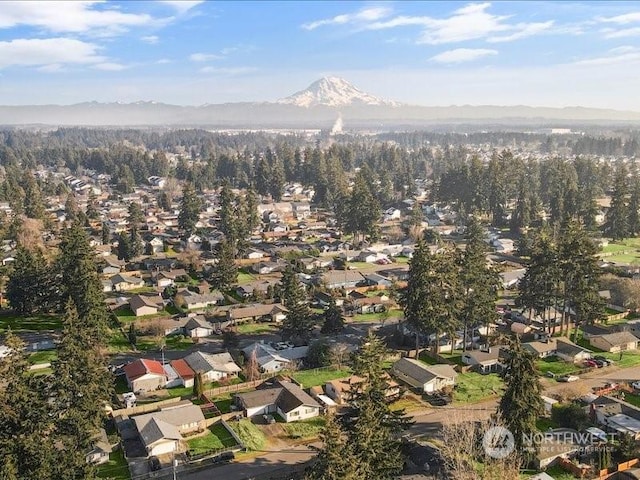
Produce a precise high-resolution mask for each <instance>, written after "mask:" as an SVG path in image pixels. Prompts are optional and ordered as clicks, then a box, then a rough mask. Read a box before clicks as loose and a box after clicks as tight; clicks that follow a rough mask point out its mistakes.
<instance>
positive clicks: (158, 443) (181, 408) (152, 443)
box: [132, 401, 206, 456]
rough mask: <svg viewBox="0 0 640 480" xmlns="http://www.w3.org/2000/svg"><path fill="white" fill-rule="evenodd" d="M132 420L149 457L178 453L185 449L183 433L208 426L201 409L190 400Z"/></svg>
mask: <svg viewBox="0 0 640 480" xmlns="http://www.w3.org/2000/svg"><path fill="white" fill-rule="evenodd" d="M132 419H133V421H134V423H135V425H136V428H137V430H138V434H139V435H140V439H141V440H142V444H143V446H144V447H145V449H146V451H147V454H148V455H149V456H151V455H156V456H157V455H163V454H166V453H173V452H179V451H181V450H182V449H183V435H186V434H189V433H193V432H198V431H203V430H204V429H205V428H206V423H205V418H204V415H203V413H202V410H201V409H200V407H198V406H197V405H194V404H192V403H191V402H189V401H185V402H180V403H178V404H175V405H170V406H167V407H164V408H162V409H160V410H159V411H157V412H152V413H146V414H144V415H137V416H135V417H133V418H132Z"/></svg>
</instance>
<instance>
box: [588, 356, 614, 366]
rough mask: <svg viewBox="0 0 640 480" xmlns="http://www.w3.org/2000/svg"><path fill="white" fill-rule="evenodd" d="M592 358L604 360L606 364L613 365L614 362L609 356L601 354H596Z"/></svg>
mask: <svg viewBox="0 0 640 480" xmlns="http://www.w3.org/2000/svg"><path fill="white" fill-rule="evenodd" d="M593 359H594V360H595V361H599V362H604V363H605V364H606V365H613V364H614V363H615V362H614V361H613V360H611V359H610V358H606V357H603V356H602V355H596V356H595V357H593Z"/></svg>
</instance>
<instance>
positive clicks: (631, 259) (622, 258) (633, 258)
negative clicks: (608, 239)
mask: <svg viewBox="0 0 640 480" xmlns="http://www.w3.org/2000/svg"><path fill="white" fill-rule="evenodd" d="M603 260H606V261H607V262H615V263H633V264H635V263H640V255H638V254H629V253H625V254H622V255H612V256H610V257H606V258H604V259H603Z"/></svg>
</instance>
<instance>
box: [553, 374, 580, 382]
mask: <svg viewBox="0 0 640 480" xmlns="http://www.w3.org/2000/svg"><path fill="white" fill-rule="evenodd" d="M578 380H580V377H579V376H577V375H563V376H562V377H558V381H559V382H577V381H578Z"/></svg>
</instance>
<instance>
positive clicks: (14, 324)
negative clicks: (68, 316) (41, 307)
mask: <svg viewBox="0 0 640 480" xmlns="http://www.w3.org/2000/svg"><path fill="white" fill-rule="evenodd" d="M8 329H11V331H12V332H13V333H16V332H40V331H43V330H62V319H61V318H60V317H59V316H58V315H16V314H2V315H0V333H3V332H6V331H7V330H8Z"/></svg>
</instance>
